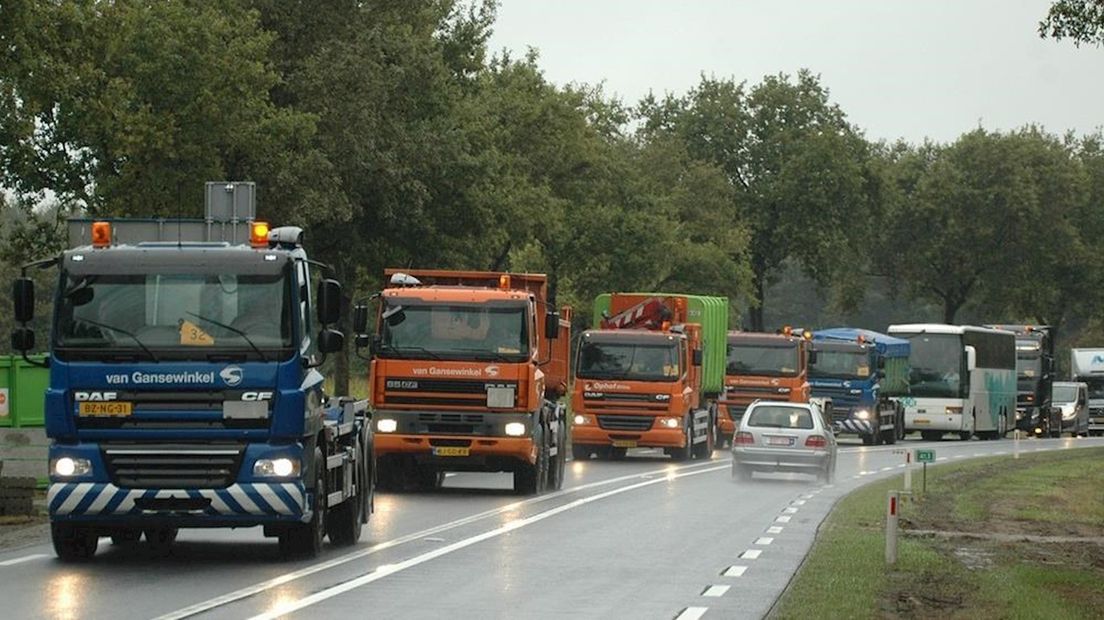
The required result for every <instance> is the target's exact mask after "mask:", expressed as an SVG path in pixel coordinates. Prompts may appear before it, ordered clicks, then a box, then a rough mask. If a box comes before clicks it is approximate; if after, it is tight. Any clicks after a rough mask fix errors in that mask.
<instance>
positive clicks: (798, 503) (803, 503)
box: [790, 499, 805, 506]
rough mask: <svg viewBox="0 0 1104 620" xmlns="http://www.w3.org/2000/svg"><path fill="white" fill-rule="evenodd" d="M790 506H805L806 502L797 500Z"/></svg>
mask: <svg viewBox="0 0 1104 620" xmlns="http://www.w3.org/2000/svg"><path fill="white" fill-rule="evenodd" d="M790 504H791V505H793V506H804V505H805V500H803V499H795V500H794V501H792V502H790Z"/></svg>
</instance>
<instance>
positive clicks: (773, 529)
mask: <svg viewBox="0 0 1104 620" xmlns="http://www.w3.org/2000/svg"><path fill="white" fill-rule="evenodd" d="M767 533H768V534H781V533H782V526H781V525H772V526H770V527H768V528H767Z"/></svg>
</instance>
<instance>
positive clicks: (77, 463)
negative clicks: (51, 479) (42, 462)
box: [53, 456, 92, 478]
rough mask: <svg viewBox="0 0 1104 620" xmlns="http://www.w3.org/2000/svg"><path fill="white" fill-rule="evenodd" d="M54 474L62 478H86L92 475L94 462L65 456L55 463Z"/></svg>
mask: <svg viewBox="0 0 1104 620" xmlns="http://www.w3.org/2000/svg"><path fill="white" fill-rule="evenodd" d="M53 472H54V474H55V475H57V476H60V477H62V478H69V477H72V476H86V475H88V474H90V473H92V461H90V460H88V459H74V458H71V457H68V456H63V457H61V458H60V459H57V460H56V461H54V466H53Z"/></svg>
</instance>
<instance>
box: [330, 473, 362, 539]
mask: <svg viewBox="0 0 1104 620" xmlns="http://www.w3.org/2000/svg"><path fill="white" fill-rule="evenodd" d="M366 477H367V468H366V467H365V466H364V459H363V458H361V460H360V461H358V462H357V468H356V474H355V476H354V484H355V486H356V491H357V494H356V495H355V496H354V497H349V498H346V499H345V501H343V502H341V503H340V504H338V505H337V506H335V507H334V508H333V510H330V511H328V512H327V514H326V535H327V536H329V537H330V542H331V543H333V544H335V545H338V546H342V547H347V546H349V545H355V544H356V543H357V541H358V540H360V533H361V530H362V528H363V527H364V516H365V515H364V513H365V510H366V509H367V502H366V501H365V500H366V498H367V494H368V488H369V487H370V486H371V485H370V484H365V478H366Z"/></svg>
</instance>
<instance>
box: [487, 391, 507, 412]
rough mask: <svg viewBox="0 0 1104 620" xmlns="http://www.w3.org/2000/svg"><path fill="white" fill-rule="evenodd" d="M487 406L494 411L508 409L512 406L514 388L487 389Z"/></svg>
mask: <svg viewBox="0 0 1104 620" xmlns="http://www.w3.org/2000/svg"><path fill="white" fill-rule="evenodd" d="M487 406H488V407H491V408H494V409H509V408H510V407H513V406H514V388H512V387H489V388H487Z"/></svg>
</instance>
